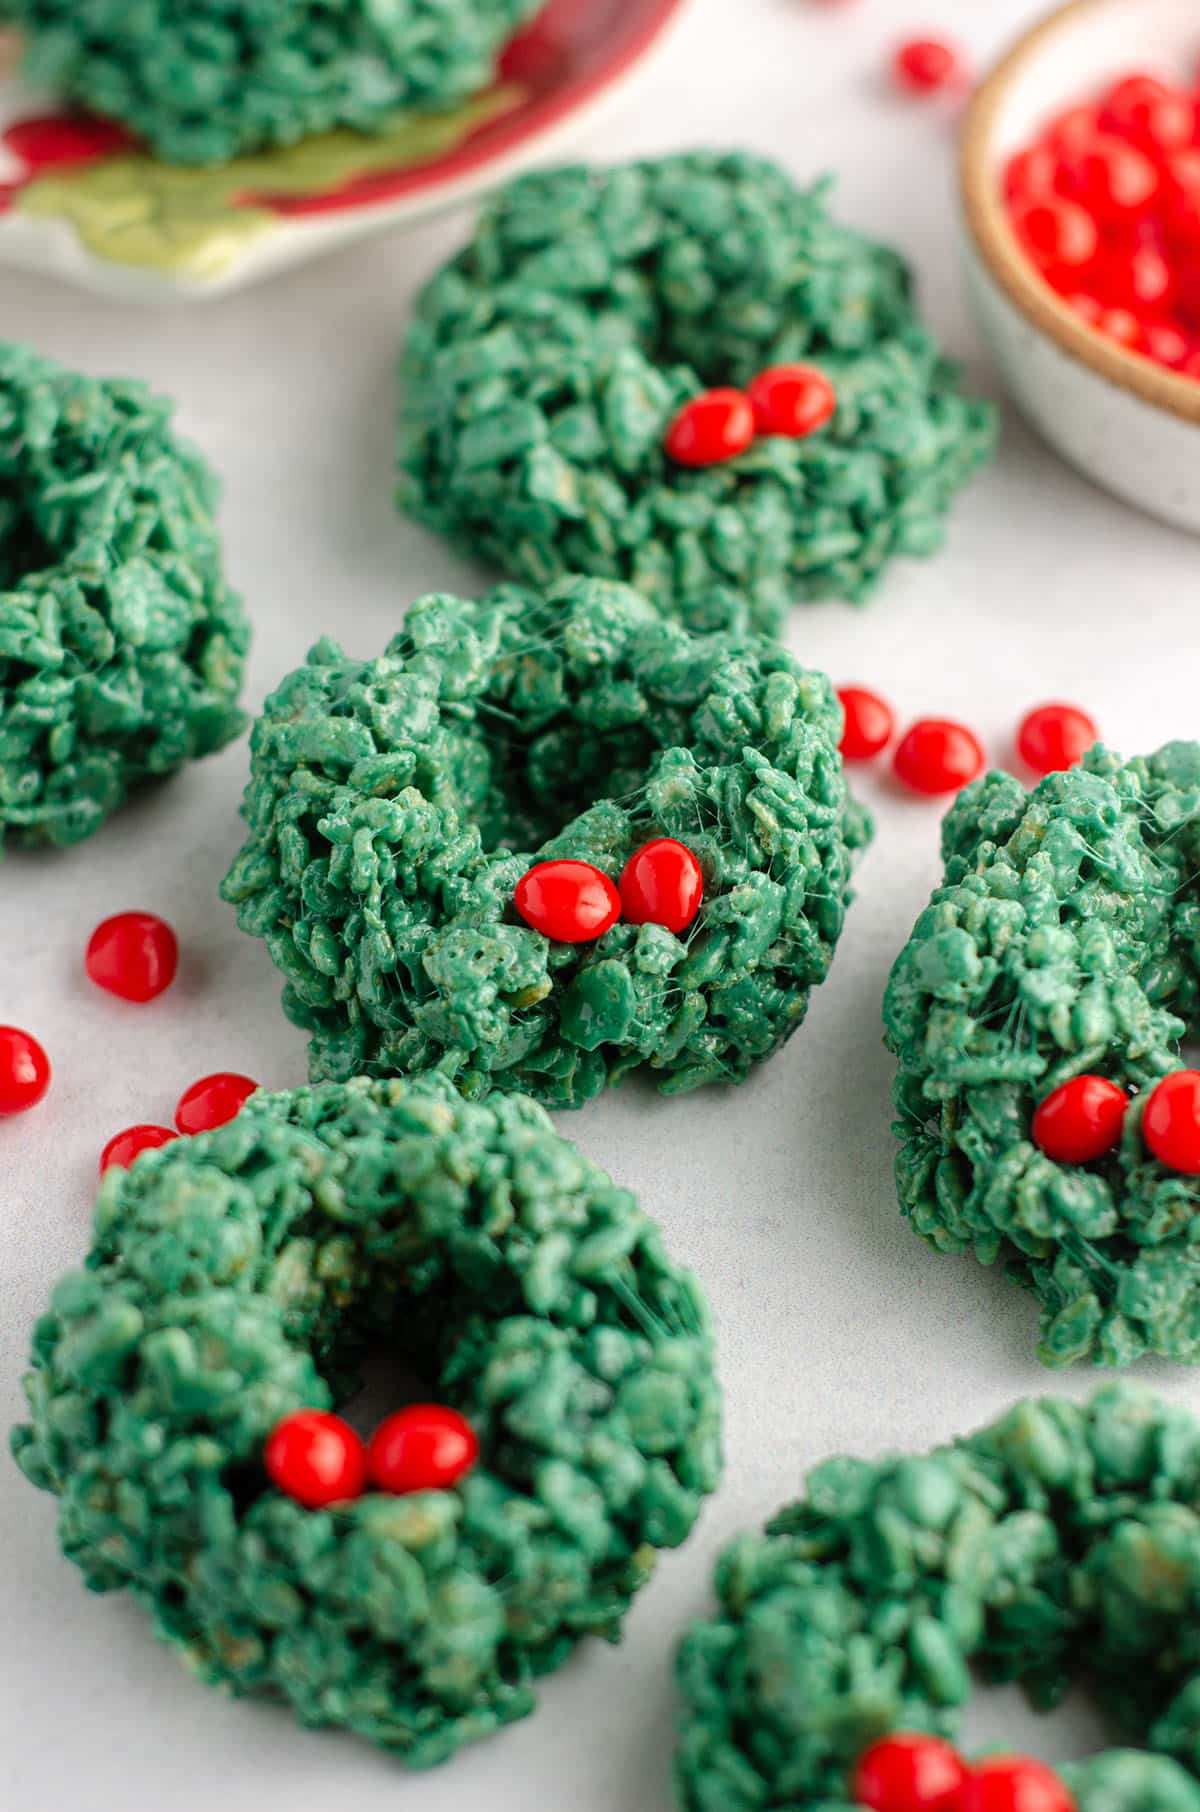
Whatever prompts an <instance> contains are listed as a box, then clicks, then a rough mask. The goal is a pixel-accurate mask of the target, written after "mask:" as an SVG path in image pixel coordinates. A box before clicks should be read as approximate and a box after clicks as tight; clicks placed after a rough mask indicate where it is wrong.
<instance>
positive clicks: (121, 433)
mask: <svg viewBox="0 0 1200 1812" xmlns="http://www.w3.org/2000/svg"><path fill="white" fill-rule="evenodd" d="M170 415H171V410H170V405H169V404H167V403H165V402H163V401H162V400H161V399H160V398H158V397H154V396H151V395H150V393H149V392H148V391H147V390H146V389H145V388H144V387H143V386H142V385H141V384H138V383H134V382H125V381H120V380H113V381H102V380H100V379H96V378H90V377H82V376H78V375H76V374H75V373H73V372H70V371H66V370H64V369H63V368H62V367H61V366H60V365H57V364H54V363H53V362H52V361H51V360H49V359H43V358H40V357H38V356H37V354H35V353H33V352H30V351H29V350H28V349H27V348H25V347H23V346H18V345H15V344H13V343H11V342H0V851H2V850H3V846H4V844H5V842H6V841H8V842H12V843H30V844H33V843H56V844H66V843H77V842H79V841H80V840H81V839H82V838H84V837H87V836H90V835H91V833H92V832H93V831H94V830H95V829H96V828H97V826H98V825H100V824H101V823H102V822H103V820H104V819H105V818H106V817H107V816H108V815H109V813H110V812H113V811H115V810H116V808H117V807H118V806H119V805H121V804H122V802H123V801H124V800H125V798H126V796H127V795H128V793H129V792H130V791H131V790H132V789H133V788H134V787H136V786H138V785H140V784H141V783H142V782H143V781H147V780H150V779H155V778H158V777H159V776H161V775H164V774H169V773H171V772H172V771H173V770H174V769H175V768H178V767H180V766H182V764H183V763H184V762H185V761H189V760H191V759H192V758H193V757H195V756H199V755H207V754H210V753H211V752H212V751H213V750H215V749H219V748H221V747H222V746H223V745H224V744H225V743H227V742H228V741H229V740H230V738H231V737H233V736H235V735H237V733H238V731H239V730H240V729H241V727H242V723H243V718H242V715H241V712H240V711H239V710H238V704H237V699H238V693H239V690H240V687H241V679H242V665H243V660H244V656H245V652H246V647H247V643H248V639H249V632H248V629H247V624H246V619H245V616H244V613H243V611H242V607H241V605H240V603H239V602H238V600H237V598H236V597H235V596H234V595H233V593H232V592H231V591H230V590H229V588H228V586H227V585H226V583H225V579H224V577H223V574H222V570H221V551H220V543H219V541H218V537H217V529H216V523H215V521H214V517H213V511H214V507H215V501H216V485H215V482H214V480H213V477H212V474H211V473H210V472H209V470H208V468H207V467H206V466H205V464H204V463H203V461H202V460H201V459H200V457H199V455H198V454H197V453H195V452H194V451H193V450H192V449H191V448H190V447H188V446H187V445H186V444H185V443H183V442H181V441H179V440H177V439H176V438H175V435H174V434H173V432H172V429H171V425H170Z"/></svg>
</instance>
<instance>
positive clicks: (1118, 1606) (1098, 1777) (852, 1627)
mask: <svg viewBox="0 0 1200 1812" xmlns="http://www.w3.org/2000/svg"><path fill="white" fill-rule="evenodd" d="M716 1589H717V1598H718V1609H717V1612H716V1615H715V1616H714V1617H713V1618H712V1619H711V1620H709V1621H707V1622H703V1623H699V1624H697V1625H696V1626H695V1627H694V1628H693V1629H692V1630H691V1632H690V1633H689V1635H688V1637H687V1639H686V1641H685V1642H684V1644H683V1648H682V1650H681V1653H680V1657H679V1666H678V1675H679V1682H680V1688H681V1691H682V1695H683V1718H682V1740H681V1744H680V1749H679V1755H678V1761H677V1768H676V1781H677V1787H678V1797H679V1803H680V1805H681V1807H683V1808H684V1812H767V1808H770V1809H771V1812H775V1809H776V1808H778V1812H785V1809H786V1812H793V1809H794V1812H807V1809H809V1808H812V1809H813V1812H816V1809H818V1808H819V1809H821V1812H851V1806H852V1794H851V1789H850V1780H851V1775H852V1772H853V1767H854V1764H855V1762H856V1760H857V1758H858V1756H859V1755H861V1753H862V1751H863V1750H864V1749H865V1748H866V1747H867V1746H868V1745H869V1744H871V1743H872V1742H874V1741H875V1740H876V1739H877V1738H879V1737H881V1736H884V1735H886V1734H887V1733H888V1732H890V1731H894V1730H911V1731H930V1732H934V1733H937V1734H940V1735H942V1736H946V1737H949V1738H954V1737H955V1736H956V1734H957V1732H958V1728H959V1724H960V1719H961V1715H962V1710H963V1707H964V1706H965V1705H966V1703H967V1701H968V1700H969V1699H970V1697H971V1693H972V1690H973V1681H972V1670H974V1671H975V1672H976V1673H977V1674H978V1675H979V1676H981V1677H982V1678H983V1679H984V1680H986V1681H1016V1682H1018V1683H1019V1684H1020V1685H1021V1686H1022V1687H1023V1688H1024V1690H1025V1692H1026V1693H1027V1695H1028V1696H1029V1698H1030V1700H1031V1701H1032V1703H1033V1705H1034V1706H1035V1707H1036V1708H1037V1709H1039V1710H1048V1709H1050V1708H1051V1707H1052V1706H1053V1705H1055V1704H1056V1703H1057V1702H1058V1700H1059V1699H1060V1698H1061V1697H1062V1696H1063V1694H1064V1692H1065V1691H1066V1689H1067V1688H1068V1687H1069V1686H1070V1685H1071V1684H1072V1682H1076V1681H1080V1680H1083V1681H1085V1682H1086V1684H1087V1685H1088V1687H1089V1689H1090V1690H1091V1692H1092V1693H1093V1695H1094V1696H1095V1698H1096V1699H1097V1700H1098V1702H1099V1704H1100V1707H1101V1709H1102V1710H1103V1712H1104V1713H1105V1715H1106V1717H1107V1718H1108V1720H1109V1721H1110V1724H1111V1727H1112V1729H1113V1733H1114V1735H1115V1736H1116V1737H1117V1738H1118V1739H1119V1740H1120V1741H1121V1742H1123V1743H1126V1744H1129V1745H1134V1747H1126V1748H1119V1749H1109V1750H1105V1751H1102V1752H1101V1753H1100V1754H1098V1755H1094V1756H1091V1757H1089V1758H1088V1759H1087V1760H1086V1761H1082V1762H1076V1763H1073V1764H1071V1765H1070V1766H1068V1767H1064V1768H1063V1769H1062V1770H1061V1772H1062V1775H1063V1777H1064V1779H1065V1780H1066V1782H1067V1784H1068V1785H1069V1787H1070V1788H1071V1790H1072V1791H1073V1793H1074V1794H1075V1796H1076V1799H1077V1802H1078V1805H1079V1808H1080V1812H1200V1780H1198V1779H1197V1775H1198V1774H1200V1634H1198V1626H1197V1623H1196V1617H1195V1606H1196V1604H1197V1602H1200V1422H1198V1421H1197V1419H1196V1417H1195V1416H1193V1415H1192V1414H1191V1413H1190V1412H1189V1411H1187V1410H1185V1409H1180V1408H1175V1407H1172V1406H1170V1405H1168V1404H1165V1403H1160V1402H1158V1401H1157V1400H1156V1399H1155V1398H1154V1397H1152V1396H1150V1395H1149V1394H1148V1393H1147V1392H1145V1391H1141V1390H1135V1389H1133V1388H1132V1387H1131V1386H1129V1385H1120V1386H1117V1385H1112V1386H1109V1387H1108V1388H1107V1389H1105V1390H1102V1391H1100V1392H1099V1393H1098V1394H1097V1395H1096V1396H1095V1397H1094V1398H1093V1399H1092V1401H1091V1402H1090V1403H1085V1404H1082V1405H1079V1404H1075V1403H1069V1402H1065V1401H1063V1400H1061V1399H1058V1398H1054V1397H1046V1398H1039V1399H1031V1400H1029V1401H1027V1402H1023V1403H1018V1404H1017V1405H1016V1406H1015V1408H1013V1409H1011V1410H1009V1412H1008V1413H1007V1414H1006V1415H1004V1416H1002V1417H1001V1418H1000V1420H999V1421H997V1422H994V1423H993V1424H992V1425H991V1426H990V1427H987V1428H984V1429H982V1430H981V1431H980V1432H979V1433H978V1434H975V1435H971V1436H969V1437H967V1438H966V1439H962V1440H958V1441H955V1442H954V1443H953V1444H951V1445H949V1446H946V1447H939V1448H937V1449H935V1450H934V1452H932V1453H930V1454H928V1455H926V1456H924V1457H922V1458H896V1459H888V1460H884V1461H883V1462H881V1463H878V1464H869V1463H868V1462H866V1461H864V1460H855V1459H833V1460H829V1461H827V1462H826V1463H825V1464H824V1465H822V1466H818V1467H817V1469H816V1470H815V1471H814V1472H812V1473H811V1474H810V1475H809V1477H808V1480H807V1482H806V1487H805V1493H804V1496H803V1497H802V1498H801V1499H800V1501H799V1502H798V1503H796V1504H794V1505H792V1506H791V1508H790V1509H787V1510H785V1511H783V1512H782V1514H781V1515H779V1516H778V1517H777V1518H776V1519H775V1521H774V1522H773V1523H772V1524H771V1525H770V1526H769V1528H768V1530H767V1532H766V1534H765V1535H745V1536H742V1537H741V1538H740V1539H739V1540H738V1541H736V1542H735V1543H734V1544H733V1546H732V1547H731V1548H729V1549H728V1550H727V1552H726V1553H725V1555H724V1556H723V1558H722V1559H721V1561H720V1563H719V1565H718V1568H717V1575H716Z"/></svg>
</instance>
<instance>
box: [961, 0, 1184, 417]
mask: <svg viewBox="0 0 1200 1812" xmlns="http://www.w3.org/2000/svg"><path fill="white" fill-rule="evenodd" d="M1109 4H1110V0H1067V4H1066V5H1062V6H1057V7H1055V8H1054V10H1053V11H1052V12H1050V13H1048V14H1047V15H1046V16H1045V17H1044V18H1043V19H1041V20H1039V21H1037V22H1036V23H1035V24H1034V25H1032V26H1031V27H1030V28H1029V29H1028V30H1027V31H1025V32H1024V33H1022V35H1021V36H1020V37H1019V38H1018V39H1017V40H1016V42H1015V43H1014V44H1013V45H1012V46H1011V48H1010V49H1009V50H1008V51H1006V52H1005V53H1004V55H1003V56H1002V57H1001V58H1000V60H999V62H998V63H996V64H994V65H993V67H992V68H991V70H990V71H989V73H988V74H987V76H986V77H985V78H984V80H983V81H982V83H981V84H980V85H979V87H978V88H977V89H976V91H975V93H974V95H973V96H972V99H971V102H970V105H969V106H968V109H967V113H966V117H965V118H964V121H963V127H962V135H961V140H960V149H959V186H960V191H961V196H962V204H963V210H964V213H965V215H966V222H967V229H968V231H969V233H970V235H971V238H972V240H973V242H974V244H975V246H976V248H977V250H978V251H979V253H980V255H981V256H982V258H983V261H984V263H985V265H986V267H987V269H988V271H989V272H990V273H991V275H992V277H993V278H994V279H995V280H996V282H997V283H998V284H999V285H1000V287H1001V288H1002V289H1003V291H1004V292H1005V294H1006V295H1007V297H1008V299H1009V300H1010V301H1011V302H1013V303H1014V304H1015V305H1016V307H1017V308H1018V309H1019V310H1020V312H1021V313H1022V314H1023V315H1024V316H1025V318H1026V319H1027V320H1028V321H1029V322H1031V324H1032V325H1033V326H1034V327H1035V328H1037V329H1038V331H1039V332H1040V333H1042V334H1044V335H1046V337H1047V338H1049V339H1051V340H1053V341H1054V343H1055V345H1057V346H1058V347H1059V348H1060V349H1061V350H1062V351H1063V352H1065V353H1067V354H1069V355H1070V356H1071V357H1072V358H1074V359H1077V360H1078V361H1079V363H1080V364H1083V365H1086V366H1087V367H1088V368H1089V370H1091V371H1094V372H1095V373H1096V374H1097V376H1099V377H1102V378H1105V379H1107V380H1108V382H1109V383H1111V384H1115V385H1117V386H1118V387H1119V388H1120V389H1122V390H1125V391H1128V392H1130V393H1131V394H1133V395H1134V396H1136V397H1138V398H1140V400H1141V401H1142V402H1145V403H1149V404H1150V405H1151V406H1152V407H1153V408H1156V409H1162V410H1164V411H1166V412H1167V413H1168V414H1170V415H1174V416H1177V417H1178V418H1179V419H1180V420H1182V421H1185V422H1190V423H1192V424H1194V425H1196V426H1200V382H1198V381H1197V380H1196V379H1195V378H1187V377H1182V376H1180V375H1179V374H1177V373H1176V372H1174V371H1170V370H1168V369H1167V368H1166V367H1165V366H1163V365H1157V364H1155V363H1154V362H1153V361H1152V360H1150V359H1147V358H1143V357H1142V356H1141V355H1140V354H1138V353H1133V352H1127V351H1126V350H1125V349H1124V347H1121V346H1118V345H1117V344H1116V342H1115V341H1113V340H1108V339H1106V338H1105V336H1104V335H1103V334H1100V333H1097V332H1096V331H1095V329H1094V328H1091V327H1089V326H1088V325H1087V323H1086V322H1085V321H1083V320H1082V319H1081V318H1080V316H1079V315H1077V314H1076V313H1075V310H1074V309H1072V308H1069V307H1068V306H1067V304H1066V303H1065V302H1064V301H1063V300H1062V298H1061V297H1060V296H1058V295H1057V294H1056V293H1055V291H1054V290H1052V289H1051V288H1050V286H1049V284H1048V283H1046V282H1044V281H1043V279H1042V277H1041V276H1040V274H1039V273H1038V271H1037V269H1036V267H1035V266H1034V265H1033V264H1032V263H1031V262H1030V260H1029V259H1028V257H1027V256H1026V254H1025V252H1024V250H1023V249H1022V247H1021V245H1020V243H1019V242H1018V240H1017V237H1016V235H1015V233H1014V232H1013V230H1012V227H1011V226H1010V225H1009V220H1008V213H1007V210H1006V209H1005V207H1004V204H1003V201H1002V198H1001V195H1000V191H999V188H998V186H997V184H996V183H995V181H994V179H993V177H992V174H991V170H990V167H989V156H988V153H989V149H990V146H991V140H992V133H993V130H994V128H995V124H996V118H997V115H998V114H999V112H1000V109H1001V107H1002V105H1003V103H1004V101H1005V100H1006V98H1007V97H1008V95H1009V93H1010V92H1011V90H1012V88H1013V86H1014V84H1015V83H1017V82H1019V81H1020V79H1021V77H1022V75H1023V74H1024V72H1025V70H1026V68H1027V66H1028V64H1029V63H1030V61H1031V59H1032V58H1033V56H1034V55H1035V53H1036V52H1037V51H1038V50H1039V49H1040V48H1041V46H1042V45H1043V44H1044V43H1045V42H1046V41H1047V39H1049V38H1051V37H1054V36H1056V35H1057V34H1058V33H1059V32H1060V31H1062V30H1063V29H1064V28H1065V27H1068V26H1070V25H1071V24H1073V23H1074V22H1075V21H1077V20H1079V19H1083V18H1086V17H1087V16H1088V14H1089V13H1095V12H1099V11H1100V10H1101V8H1103V7H1105V6H1107V5H1109ZM1063 104H1064V106H1069V105H1070V100H1069V98H1068V99H1065V100H1064V103H1063Z"/></svg>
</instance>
